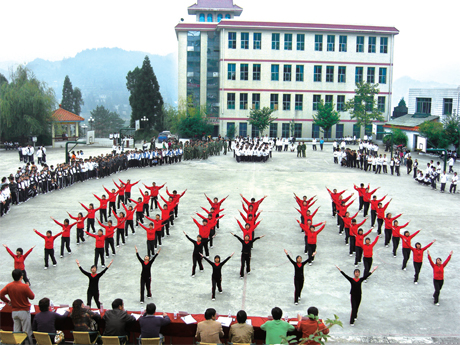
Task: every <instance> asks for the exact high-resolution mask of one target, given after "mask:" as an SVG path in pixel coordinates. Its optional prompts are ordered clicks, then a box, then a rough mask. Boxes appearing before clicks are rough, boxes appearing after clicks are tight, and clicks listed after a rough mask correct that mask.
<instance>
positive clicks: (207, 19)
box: [199, 13, 232, 23]
mask: <svg viewBox="0 0 460 345" xmlns="http://www.w3.org/2000/svg"><path fill="white" fill-rule="evenodd" d="M199 18H200V22H202V23H204V22H209V23H212V22H213V21H214V16H213V15H212V13H208V15H207V16H205V14H204V13H200V17H199ZM223 18H224V15H223V14H222V13H219V14H217V21H218V22H220V21H221V20H222V19H223ZM225 19H232V17H231V16H230V15H229V14H226V15H225Z"/></svg>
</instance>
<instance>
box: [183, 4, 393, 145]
mask: <svg viewBox="0 0 460 345" xmlns="http://www.w3.org/2000/svg"><path fill="white" fill-rule="evenodd" d="M197 1H198V2H197V4H195V5H192V6H190V7H189V8H188V11H189V14H191V15H195V16H196V22H194V23H179V24H178V25H177V26H176V28H175V29H176V34H177V39H178V43H179V54H178V64H179V66H178V75H179V101H180V102H182V104H184V102H186V100H187V99H188V98H189V97H190V96H191V98H192V100H193V102H194V103H195V105H196V106H200V107H204V106H205V107H206V109H207V114H208V116H209V117H210V118H211V119H210V121H211V122H213V123H214V124H215V126H216V127H215V131H214V134H215V135H216V134H217V133H220V134H221V135H226V133H227V131H228V130H229V129H230V128H231V127H235V129H236V135H243V136H246V135H250V136H257V135H259V133H258V130H257V128H252V126H251V125H249V123H248V122H247V119H248V117H249V113H250V110H251V109H260V108H263V107H270V108H271V109H273V110H274V113H273V116H274V117H276V118H277V120H276V121H275V122H273V123H272V124H271V125H270V128H269V131H268V132H267V133H264V134H269V136H271V137H288V136H290V135H294V136H295V137H298V138H311V137H316V138H317V137H320V136H323V134H322V133H320V129H319V127H318V126H317V125H315V124H314V123H313V115H314V114H315V113H316V110H317V105H318V103H319V102H320V100H323V101H324V102H326V103H333V104H334V105H335V108H336V110H337V111H338V112H339V113H340V115H341V120H340V123H339V124H337V125H335V126H334V127H333V128H332V129H331V132H330V133H327V134H326V136H327V137H337V138H341V137H344V136H347V135H356V136H357V137H360V135H362V134H363V133H364V131H362V130H361V129H360V128H359V127H358V126H356V124H355V121H354V120H352V119H350V115H349V114H348V113H347V112H345V111H344V105H345V103H346V102H347V100H349V99H350V98H353V96H354V90H355V87H356V82H359V81H367V82H370V83H378V84H379V89H380V93H379V94H378V99H377V102H378V107H379V108H380V110H381V111H382V113H383V116H384V118H385V121H386V120H388V119H389V117H390V114H391V111H390V110H391V93H392V76H393V49H394V37H395V35H397V34H398V32H399V31H398V30H397V29H396V28H394V27H382V26H362V25H338V24H311V23H280V22H248V21H239V20H236V19H235V17H237V16H239V15H240V14H241V12H242V8H240V7H238V6H236V5H234V4H233V1H232V0H197ZM370 127H371V126H370ZM371 130H372V129H371V128H368V129H367V131H369V132H370V131H371ZM291 131H292V132H293V133H292V132H291Z"/></svg>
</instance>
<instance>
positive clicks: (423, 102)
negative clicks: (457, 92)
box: [415, 98, 454, 115]
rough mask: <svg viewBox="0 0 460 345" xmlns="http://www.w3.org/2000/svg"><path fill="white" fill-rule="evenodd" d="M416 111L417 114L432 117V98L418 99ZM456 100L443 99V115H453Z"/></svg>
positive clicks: (416, 100)
mask: <svg viewBox="0 0 460 345" xmlns="http://www.w3.org/2000/svg"><path fill="white" fill-rule="evenodd" d="M415 103H416V110H415V112H416V113H417V114H430V115H431V98H416V99H415ZM453 103H454V100H453V98H443V100H442V114H443V115H452V108H453Z"/></svg>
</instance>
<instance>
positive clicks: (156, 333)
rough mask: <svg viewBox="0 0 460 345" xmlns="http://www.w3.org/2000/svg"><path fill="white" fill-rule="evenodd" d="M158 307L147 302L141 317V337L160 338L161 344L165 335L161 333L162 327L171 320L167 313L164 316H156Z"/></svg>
mask: <svg viewBox="0 0 460 345" xmlns="http://www.w3.org/2000/svg"><path fill="white" fill-rule="evenodd" d="M156 309H157V307H156V305H155V304H154V303H149V304H147V308H146V309H145V314H144V315H142V316H141V317H140V318H139V325H140V327H141V338H160V344H162V343H163V335H162V334H161V333H160V328H161V327H163V326H167V325H169V324H170V323H171V320H170V319H169V316H168V315H167V314H166V313H163V317H156V316H155V311H156Z"/></svg>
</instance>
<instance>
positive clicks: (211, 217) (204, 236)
mask: <svg viewBox="0 0 460 345" xmlns="http://www.w3.org/2000/svg"><path fill="white" fill-rule="evenodd" d="M240 196H241V198H242V199H243V202H242V207H243V210H244V213H243V212H242V211H240V212H239V213H240V215H241V218H242V220H243V222H244V226H243V224H242V223H241V222H240V220H239V219H237V218H235V219H236V221H237V223H238V225H239V227H240V229H241V231H242V233H243V234H242V236H238V235H237V234H234V233H230V234H231V235H232V236H234V237H236V239H237V240H238V241H239V242H240V243H241V268H240V279H243V278H244V272H245V270H246V274H247V275H249V274H251V251H252V248H253V244H254V242H255V241H256V240H259V239H261V238H263V237H264V236H265V235H262V236H258V237H255V229H256V228H257V226H258V225H259V224H260V221H261V220H259V221H258V218H259V216H260V212H261V211H259V206H260V204H261V203H262V201H264V199H265V198H266V197H267V196H264V197H263V198H262V199H260V200H258V201H256V200H255V198H251V200H250V201H248V200H247V199H246V198H244V197H243V195H241V194H240ZM205 197H206V199H207V201H208V202H209V207H208V208H209V209H207V208H205V207H201V209H202V210H203V211H204V212H205V214H204V215H202V214H200V213H198V212H197V213H196V214H197V216H198V217H199V218H201V224H200V222H199V221H198V220H196V219H195V218H193V217H192V219H193V221H194V222H195V224H196V226H197V227H198V235H197V237H196V240H194V239H192V238H191V237H189V236H188V235H187V233H186V232H185V231H184V235H185V236H186V237H187V239H188V240H189V241H190V242H192V243H193V254H192V278H194V277H195V273H196V266H197V264H198V267H199V269H200V272H203V263H202V260H203V259H204V260H205V261H206V262H207V263H209V264H210V265H211V267H212V275H211V283H212V288H211V299H212V300H213V301H214V300H215V299H216V287H217V290H218V291H219V293H222V292H223V290H222V267H223V266H224V265H225V263H226V262H227V261H228V260H230V258H231V257H232V256H233V254H234V253H232V254H231V255H230V256H228V257H227V258H226V259H225V260H223V261H222V260H221V257H220V256H219V255H215V256H214V261H211V260H210V259H209V249H212V248H213V247H214V246H213V239H214V237H216V229H219V220H220V219H221V218H222V217H224V214H222V215H221V212H223V211H224V209H223V208H222V203H223V202H224V201H225V199H227V197H228V196H226V197H225V198H223V199H221V200H219V199H218V198H217V197H215V198H214V199H213V200H211V199H210V198H209V197H208V196H207V195H206V194H205ZM203 252H204V254H203Z"/></svg>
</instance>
